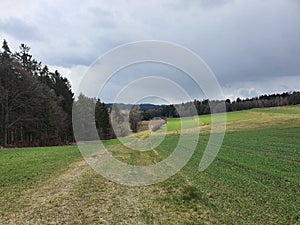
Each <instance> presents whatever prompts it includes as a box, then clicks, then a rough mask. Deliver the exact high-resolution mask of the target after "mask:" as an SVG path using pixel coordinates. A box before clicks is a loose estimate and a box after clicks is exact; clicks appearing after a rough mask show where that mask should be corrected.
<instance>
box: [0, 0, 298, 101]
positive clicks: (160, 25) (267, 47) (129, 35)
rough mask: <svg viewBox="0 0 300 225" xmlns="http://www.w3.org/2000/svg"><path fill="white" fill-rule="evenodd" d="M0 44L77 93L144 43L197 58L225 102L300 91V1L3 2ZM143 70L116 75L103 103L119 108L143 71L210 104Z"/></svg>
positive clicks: (151, 68)
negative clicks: (53, 72)
mask: <svg viewBox="0 0 300 225" xmlns="http://www.w3.org/2000/svg"><path fill="white" fill-rule="evenodd" d="M0 38H1V39H4V38H5V39H7V40H8V42H9V45H10V47H11V49H12V50H17V49H18V45H19V44H20V43H26V44H28V45H29V46H30V47H31V49H32V54H33V55H34V57H35V58H36V59H38V60H40V61H42V63H43V64H46V65H48V66H50V68H51V69H58V70H59V71H60V72H61V74H62V75H63V76H66V77H68V79H69V80H70V82H71V84H72V86H73V90H74V91H75V90H76V87H77V86H78V84H79V82H80V79H81V78H82V77H83V75H84V73H85V72H86V71H87V69H88V68H89V67H90V65H91V64H92V63H93V62H94V61H95V60H96V59H97V58H98V57H99V56H101V55H103V54H105V53H106V52H107V51H108V50H110V49H112V48H114V47H117V46H119V45H121V44H125V43H128V42H133V41H141V40H163V41H170V42H174V43H177V44H179V45H183V46H185V47H187V48H189V49H190V50H192V51H194V52H195V53H196V54H198V55H199V56H200V57H201V58H202V59H203V60H204V61H205V62H206V63H207V64H208V66H209V67H210V68H211V70H212V71H213V72H214V74H215V75H216V77H217V79H218V81H219V83H220V85H221V87H222V90H223V93H224V95H225V97H226V98H231V99H235V98H236V97H238V96H240V97H242V98H244V97H253V96H257V95H260V94H264V93H276V92H284V91H292V90H300V41H299V40H300V1H299V0H158V1H155V0H151V1H138V0H136V1H130V0H129V1H96V0H95V1H81V0H80V1H79V0H78V1H77V0H75V1H56V0H46V1H43V0H41V1H34V0H27V1H22V0H20V1H18V0H1V14H0ZM141 68H142V66H141V65H140V66H137V67H136V68H129V69H128V71H127V72H126V71H125V72H124V71H123V74H127V75H128V78H127V76H126V75H122V79H121V78H120V79H117V77H118V74H117V75H116V77H115V79H112V80H111V82H110V83H109V84H108V86H107V87H106V89H105V93H104V94H103V96H102V98H103V100H104V101H106V102H110V101H112V100H113V97H112V96H114V95H116V93H117V92H118V90H120V89H121V88H122V87H123V86H124V85H126V84H127V83H128V82H130V81H132V79H133V78H136V76H135V75H134V73H139V72H141V71H142V73H143V74H145V73H147V71H148V72H149V75H152V76H153V75H160V74H159V73H164V74H168V75H167V76H169V77H171V74H174V77H176V79H174V81H176V82H177V83H179V84H180V85H182V87H183V88H184V89H188V90H189V94H190V95H191V98H202V97H203V95H202V93H201V91H199V90H198V89H197V87H195V85H193V84H191V83H189V82H190V81H189V79H187V78H186V76H185V75H184V74H180V73H181V72H180V71H176V70H175V69H174V68H167V67H164V68H163V67H162V66H157V65H149V64H148V65H145V66H144V67H143V68H144V69H141ZM121 72H122V71H121ZM129 74H130V75H129ZM130 77H131V78H130ZM130 79H131V80H130ZM139 88H140V89H141V88H143V87H139ZM139 88H137V90H136V93H137V94H138V92H139ZM165 91H170V90H167V88H166V90H165ZM174 101H176V99H175V100H174ZM178 101H181V99H180V100H178Z"/></svg>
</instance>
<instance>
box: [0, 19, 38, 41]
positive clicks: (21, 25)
mask: <svg viewBox="0 0 300 225" xmlns="http://www.w3.org/2000/svg"><path fill="white" fill-rule="evenodd" d="M0 29H1V30H2V32H4V33H7V34H9V35H11V36H13V37H15V38H16V39H18V40H41V39H42V34H41V33H40V30H39V28H38V27H37V26H35V25H33V24H31V23H29V22H27V21H24V20H21V19H19V18H15V17H11V18H8V19H1V20H0Z"/></svg>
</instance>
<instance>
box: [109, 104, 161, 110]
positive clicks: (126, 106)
mask: <svg viewBox="0 0 300 225" xmlns="http://www.w3.org/2000/svg"><path fill="white" fill-rule="evenodd" d="M113 104H114V103H107V104H106V105H107V107H109V108H111V106H112V105H113ZM116 104H117V105H118V107H119V108H120V109H131V108H132V107H133V106H134V104H124V103H116ZM139 106H140V108H141V110H143V111H147V110H149V109H158V108H164V107H166V105H155V104H150V103H146V104H139Z"/></svg>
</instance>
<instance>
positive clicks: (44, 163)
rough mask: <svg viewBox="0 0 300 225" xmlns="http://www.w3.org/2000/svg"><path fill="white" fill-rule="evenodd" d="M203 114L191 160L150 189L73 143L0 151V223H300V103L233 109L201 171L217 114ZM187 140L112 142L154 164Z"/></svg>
mask: <svg viewBox="0 0 300 225" xmlns="http://www.w3.org/2000/svg"><path fill="white" fill-rule="evenodd" d="M199 118H200V121H201V124H203V125H206V126H204V128H203V133H202V135H201V136H200V142H199V144H198V146H197V149H196V152H195V154H194V157H193V158H192V159H191V161H190V162H189V163H188V164H187V165H186V166H185V167H184V168H183V169H182V170H181V171H180V172H179V173H178V174H176V175H175V176H173V177H171V178H170V179H168V180H166V181H165V182H162V183H160V184H156V185H152V186H147V187H135V188H128V187H125V186H122V185H118V184H115V183H112V182H110V181H108V180H106V179H104V178H103V177H101V176H100V175H98V174H97V173H96V172H94V171H93V170H92V169H90V168H89V167H88V166H87V165H86V164H85V163H84V162H82V158H81V155H80V153H79V151H78V150H77V148H76V147H74V146H70V147H53V148H29V149H20V150H5V151H0V169H1V170H0V193H1V196H0V224H9V223H11V224H14V223H17V224H18V223H19V224H24V223H25V224H26V223H31V224H32V223H38V224H40V223H43V224H47V223H48V224H49V223H50V222H52V224H53V223H54V224H91V223H92V224H99V223H104V224H119V223H122V224H137V223H139V224H193V223H194V224H207V223H208V224H297V223H298V224H299V223H300V218H299V211H300V207H299V206H300V197H299V196H300V142H299V133H300V107H299V106H294V107H280V108H269V109H253V110H248V111H241V112H233V113H228V127H227V128H228V132H227V133H226V136H225V139H224V142H223V146H222V148H221V150H220V152H219V154H218V156H217V158H216V160H215V161H214V163H213V164H212V165H211V166H210V167H209V168H208V169H207V170H205V171H204V172H202V173H199V172H198V164H199V162H200V159H201V155H202V153H203V151H204V148H205V146H206V143H207V140H208V135H207V132H206V131H208V130H209V126H208V125H209V124H210V116H200V117H199ZM186 120H189V118H186ZM190 127H191V128H192V127H193V122H192V120H191V122H190ZM179 129H180V123H179V121H178V119H170V120H169V121H168V125H167V130H168V131H176V130H179ZM178 137H179V134H176V133H175V134H169V135H167V138H166V139H165V140H164V141H163V143H162V144H161V145H160V146H159V147H158V148H156V149H155V151H149V152H145V153H140V152H137V151H132V150H129V149H128V148H125V147H124V146H122V145H121V144H120V143H119V142H118V141H117V140H113V141H109V142H106V144H107V146H109V149H110V151H111V152H112V153H113V155H114V156H115V157H116V158H118V159H120V160H122V161H125V162H128V163H131V164H139V165H146V164H147V165H148V164H151V163H154V162H157V161H159V160H162V159H163V158H165V157H167V155H168V154H170V152H171V151H172V149H173V147H174V146H176V143H177V140H178Z"/></svg>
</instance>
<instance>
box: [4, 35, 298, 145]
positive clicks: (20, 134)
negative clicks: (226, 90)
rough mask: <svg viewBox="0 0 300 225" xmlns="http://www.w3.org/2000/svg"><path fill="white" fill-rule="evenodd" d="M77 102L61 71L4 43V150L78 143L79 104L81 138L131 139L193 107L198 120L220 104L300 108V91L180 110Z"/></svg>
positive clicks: (85, 99) (25, 49)
mask: <svg viewBox="0 0 300 225" xmlns="http://www.w3.org/2000/svg"><path fill="white" fill-rule="evenodd" d="M74 101H75V100H74V93H73V92H72V90H71V85H70V83H69V81H68V79H67V78H65V77H63V76H62V75H61V74H60V73H59V72H58V71H54V72H52V71H49V69H48V67H47V66H46V65H42V63H41V62H39V61H37V60H36V59H35V58H34V57H33V56H32V55H31V54H30V48H29V47H28V46H27V45H25V44H21V45H20V49H19V51H18V52H14V53H13V52H11V50H10V48H9V46H8V43H7V41H6V40H4V41H3V45H2V50H1V51H0V147H2V146H3V147H10V146H11V147H14V146H19V147H24V146H47V145H61V144H67V143H71V142H74V134H73V127H72V108H73V105H74V106H75V107H74V109H73V110H75V112H76V115H74V118H75V119H77V120H78V121H79V123H78V124H76V126H79V127H77V128H79V130H80V131H81V132H80V133H79V134H78V137H77V138H78V139H79V140H95V139H97V138H101V139H111V138H115V137H116V136H126V135H127V134H128V133H129V132H130V131H133V132H137V130H138V129H137V128H138V123H139V122H140V121H141V120H150V119H153V118H155V117H179V116H191V115H192V114H194V112H192V111H191V110H190V109H191V106H192V107H194V108H196V111H197V114H198V115H203V114H210V113H211V109H210V107H211V106H217V105H218V104H220V103H224V104H225V106H226V111H227V112H230V111H237V110H245V109H251V108H263V107H274V106H285V105H295V104H300V92H285V93H282V94H272V95H261V96H259V97H254V98H251V99H248V98H247V99H240V98H237V99H236V100H235V101H233V102H231V101H230V100H229V99H227V100H226V101H220V100H208V99H206V100H202V101H200V100H194V101H193V102H187V103H182V104H175V105H172V104H171V105H154V104H140V105H133V104H122V103H120V104H107V105H106V104H104V103H103V102H101V101H100V99H96V98H89V97H87V96H84V95H83V94H81V95H79V96H78V98H77V99H76V101H75V102H74ZM73 103H74V104H73ZM82 109H84V110H82ZM76 110H77V111H76ZM178 110H180V112H181V113H180V115H179V113H178ZM223 111H224V110H223ZM127 117H128V118H127ZM85 118H88V119H85ZM89 118H94V120H95V121H90V120H89ZM91 125H92V126H96V129H97V134H96V136H95V137H92V136H90V132H89V130H88V129H89V128H90V127H91ZM112 127H114V129H113V128H112Z"/></svg>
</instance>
